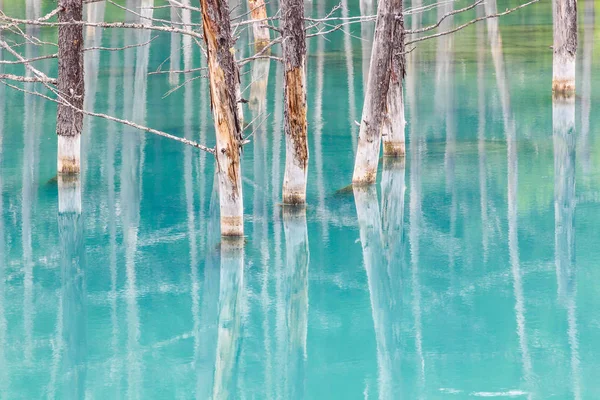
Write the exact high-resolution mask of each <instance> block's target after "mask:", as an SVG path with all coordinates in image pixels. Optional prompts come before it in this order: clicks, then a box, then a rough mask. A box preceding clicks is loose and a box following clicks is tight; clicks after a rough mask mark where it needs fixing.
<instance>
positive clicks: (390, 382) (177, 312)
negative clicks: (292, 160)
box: [0, 0, 600, 399]
mask: <svg viewBox="0 0 600 400" xmlns="http://www.w3.org/2000/svg"><path fill="white" fill-rule="evenodd" d="M488 1H494V0H488ZM26 3H27V4H23V2H20V1H13V0H4V9H3V11H4V12H6V13H7V14H8V15H12V16H19V17H25V16H27V17H38V16H40V15H44V14H45V13H47V12H49V11H51V10H52V9H53V7H54V5H53V2H51V1H47V0H44V1H43V2H42V3H41V5H40V4H39V3H38V2H35V1H31V0H28V1H27V2H26ZM375 3H376V2H374V1H373V2H371V1H369V0H361V1H360V4H358V2H349V1H347V0H343V1H342V5H343V6H344V7H347V8H346V9H344V10H341V11H338V14H339V15H344V16H356V15H360V14H361V12H362V13H364V14H374V13H375V6H374V4H375ZM127 4H128V6H130V7H132V8H137V7H140V6H144V7H146V8H141V10H142V12H143V13H149V15H152V16H153V17H154V18H164V19H169V18H171V15H170V13H169V10H168V9H167V8H160V7H159V8H156V9H150V8H147V7H150V6H152V5H154V6H162V5H165V4H166V3H165V2H163V1H160V0H156V2H154V1H153V0H128V1H127ZM231 4H232V8H233V7H235V9H234V11H233V13H234V14H235V15H240V14H244V13H245V12H246V10H247V5H246V3H245V2H242V3H241V4H240V5H238V6H236V5H237V4H238V3H237V2H236V1H235V0H234V1H232V3H231ZM336 4H337V2H336V1H333V0H315V1H314V2H307V3H306V8H307V12H309V13H311V14H312V15H315V16H316V15H324V14H326V13H327V12H328V11H329V10H331V9H332V8H333V7H334V6H335V5H336ZM419 4H421V3H420V2H418V1H417V0H415V1H414V4H410V3H409V4H406V7H408V8H411V9H413V10H414V8H416V7H418V5H419ZM426 4H429V3H426ZM468 4H470V3H469V2H465V1H464V0H460V1H457V2H456V3H455V4H453V3H451V2H447V3H443V4H442V5H441V6H440V7H438V8H437V9H435V8H433V9H432V10H430V11H427V12H424V13H413V14H412V15H409V16H407V17H406V24H407V27H408V28H415V27H419V26H421V25H427V24H431V23H434V22H435V21H436V20H437V18H438V17H439V16H441V15H443V14H445V13H446V12H448V11H449V10H452V8H453V7H454V8H455V9H458V8H462V7H466V6H467V5H468ZM518 4H519V2H517V1H514V0H510V1H509V2H506V1H502V0H499V2H498V5H497V6H498V9H499V10H504V9H505V8H508V7H514V6H516V5H518ZM193 5H197V4H193ZM87 7H88V10H87V11H86V15H88V18H90V19H93V20H97V21H102V20H106V21H120V20H129V21H135V20H136V18H139V17H136V16H132V15H127V16H126V15H125V12H124V11H123V10H122V9H119V8H118V7H116V6H114V5H112V4H106V5H104V4H103V3H96V4H95V5H88V6H87ZM277 8H278V3H277V1H273V2H270V3H269V4H268V5H267V9H268V13H269V15H273V14H274V13H275V12H276V10H277ZM579 8H580V19H579V22H580V30H579V31H580V34H579V48H578V54H577V92H578V94H577V97H576V100H575V103H574V104H572V103H571V104H554V106H553V103H552V95H551V80H552V51H551V49H549V46H551V45H552V5H551V3H550V2H548V1H542V2H540V3H538V4H534V5H532V6H529V7H526V8H524V9H522V10H519V11H518V12H515V13H512V14H510V15H507V16H506V17H503V18H501V19H498V20H497V19H488V20H486V21H483V22H481V23H478V24H475V25H472V26H470V27H468V28H466V29H464V30H462V31H460V32H457V33H456V34H454V35H447V36H440V37H439V38H435V39H432V40H428V41H424V42H419V43H415V46H414V47H415V49H414V50H412V51H411V52H410V54H408V65H407V77H406V81H405V91H404V96H405V100H406V119H407V127H406V133H407V146H406V151H407V154H406V158H405V159H402V160H396V161H394V160H391V159H387V158H386V159H382V162H381V163H380V179H379V181H378V183H377V185H375V186H374V187H372V188H369V189H360V190H355V191H353V190H352V189H348V185H349V184H350V182H351V176H352V169H353V161H354V154H355V151H356V144H357V136H358V127H357V125H356V124H355V122H354V121H356V120H359V119H360V115H361V108H362V101H363V92H364V85H365V83H366V82H365V80H364V77H365V76H367V72H368V66H369V57H370V48H371V44H372V37H373V29H374V25H373V23H372V22H363V23H362V24H360V23H356V24H351V25H345V26H344V27H343V28H342V29H339V30H338V31H336V32H333V33H331V34H330V35H328V36H327V37H324V36H319V37H314V38H312V39H311V40H310V41H309V44H308V47H309V57H308V60H307V82H306V84H307V88H308V108H309V115H308V122H309V143H310V161H309V177H308V191H307V203H308V204H307V207H306V209H305V210H293V209H289V208H284V207H282V206H281V205H280V202H281V187H282V179H283V170H284V162H285V138H284V133H283V91H282V85H283V75H282V74H283V67H282V66H281V65H279V64H278V63H277V62H276V61H274V60H268V61H262V62H258V63H250V64H248V65H246V66H244V68H243V69H242V88H243V89H245V91H244V97H245V98H247V99H249V103H248V104H247V105H246V106H245V110H244V114H245V120H246V121H253V123H252V124H251V126H250V127H249V128H248V130H247V132H249V133H251V137H250V140H251V142H250V143H249V144H247V145H246V146H245V147H244V152H243V156H242V174H243V185H244V186H243V191H244V192H243V194H244V213H245V215H244V216H245V233H246V239H245V243H244V245H243V247H239V246H237V245H235V244H231V243H228V242H222V241H221V238H220V234H219V216H218V193H217V192H216V191H215V186H214V185H213V176H214V171H215V165H214V161H213V158H212V156H211V155H207V154H205V153H201V152H199V151H198V150H197V149H194V148H192V147H187V146H184V145H182V144H181V143H177V142H174V141H170V140H167V139H164V138H161V137H158V136H153V135H150V134H144V133H141V132H140V131H137V130H135V129H133V128H130V127H127V126H123V125H119V124H116V123H112V122H109V121H106V120H105V119H100V118H91V117H90V118H87V117H86V119H85V124H84V134H83V137H82V174H81V197H82V206H81V213H74V212H63V211H64V210H59V196H58V187H57V180H56V135H55V117H56V106H55V104H53V103H51V102H48V101H46V100H44V99H42V98H40V97H38V96H35V95H33V94H23V93H22V92H19V91H17V90H14V89H12V88H10V87H6V86H5V85H1V84H0V99H2V102H1V104H0V165H1V173H0V192H1V196H0V215H1V218H0V265H1V266H2V267H1V268H0V366H1V367H0V398H3V399H4V398H6V399H9V398H10V399H13V398H27V399H34V398H139V399H152V398H157V399H170V398H178V399H179V398H181V399H183V398H186V399H187V398H197V399H208V398H240V399H246V398H247V399H251V398H252V399H275V398H277V399H302V398H307V399H338V398H339V399H355V398H365V399H367V398H370V399H372V398H380V399H400V398H406V399H438V398H448V399H453V398H456V399H461V398H470V397H475V398H476V397H516V398H530V399H534V398H538V399H548V398H557V399H571V398H576V399H592V398H600V382H599V381H598V379H597V371H598V369H599V368H600V361H598V360H600V314H599V313H598V309H600V285H598V284H597V283H596V282H598V281H600V269H599V268H598V266H599V265H600V246H598V242H597V241H598V240H599V238H600V231H599V230H598V226H600V141H599V140H598V138H596V136H595V132H596V131H597V129H598V128H599V127H600V113H595V112H593V109H594V108H595V107H597V105H598V104H600V96H598V93H600V92H599V89H600V79H599V78H598V74H596V72H597V71H600V70H599V67H600V49H599V48H597V47H599V45H598V44H595V43H600V41H594V37H595V35H596V32H597V31H596V30H595V20H594V16H593V9H594V3H593V2H592V0H583V1H582V2H580V7H579ZM480 12H482V10H471V11H469V12H468V13H464V14H458V15H456V16H454V17H451V18H448V19H447V20H446V21H445V22H444V24H442V28H446V29H447V28H449V27H452V26H456V25H459V24H461V23H465V22H467V21H469V20H471V19H472V18H474V17H475V16H476V15H478V13H480ZM145 15H148V14H145ZM175 17H177V18H179V16H175ZM183 17H184V18H185V17H186V16H185V15H184V16H183ZM191 18H192V21H193V22H195V23H198V22H199V21H200V19H199V15H198V13H197V12H191ZM27 29H28V33H30V34H32V35H38V36H40V37H42V38H44V40H47V41H56V31H55V30H54V29H53V28H46V27H42V28H39V27H38V28H36V27H28V28H27ZM435 32H436V31H433V32H432V33H435ZM238 33H239V35H240V38H239V40H238V42H237V45H236V46H237V47H236V49H237V55H236V56H237V57H238V58H243V57H248V56H249V55H251V52H252V51H253V47H252V45H251V42H252V37H251V30H248V29H242V28H240V30H239V31H238ZM84 34H85V38H86V47H94V46H103V47H114V48H116V47H125V46H131V45H135V44H141V43H145V42H148V41H150V40H152V42H151V45H150V46H134V47H129V48H127V49H126V50H123V51H101V52H100V51H89V52H86V58H85V68H86V76H85V79H86V94H87V96H86V99H85V102H86V109H89V110H95V111H97V112H102V113H106V114H109V115H115V116H118V117H121V118H125V119H128V120H132V121H135V122H137V123H139V124H142V125H146V126H150V127H153V128H156V129H160V130H163V131H166V132H169V133H172V134H174V135H177V136H181V137H186V138H190V139H192V140H196V141H198V142H200V143H205V144H207V145H211V146H212V145H214V141H215V138H214V128H213V122H212V117H211V113H210V109H209V107H210V101H209V92H208V83H207V80H206V79H203V78H201V75H202V74H203V72H202V70H196V71H193V72H191V73H187V74H179V73H175V72H171V73H169V71H181V70H190V69H198V68H201V67H202V66H203V65H204V62H205V61H204V60H203V57H202V55H201V51H200V49H199V48H198V47H197V46H196V45H195V43H194V42H193V41H192V40H191V39H190V38H189V37H187V38H181V37H180V36H179V35H177V34H169V33H157V32H150V31H134V30H116V29H105V30H94V29H92V28H89V29H86V30H85V31H84ZM4 35H5V36H4V37H5V38H9V39H15V37H11V36H10V35H8V34H6V33H5V34H4ZM410 47H413V46H410ZM21 51H22V53H23V54H26V55H27V57H36V56H41V55H45V54H50V53H51V52H53V51H55V50H54V49H52V48H51V47H50V48H46V47H41V46H36V45H32V44H29V45H26V46H23V48H22V50H21ZM279 52H280V49H278V48H276V49H274V54H279ZM3 57H4V59H9V58H8V56H7V54H6V52H4V53H3ZM0 58H1V57H0ZM36 66H37V67H38V68H40V69H42V70H43V71H45V72H47V73H48V74H49V75H51V76H56V71H57V67H56V60H53V59H45V60H41V61H37V62H36ZM5 72H11V73H23V71H22V69H19V67H18V66H13V65H7V66H5ZM197 77H200V78H198V79H192V78H197ZM190 79H191V80H190ZM186 80H190V81H189V83H188V84H186V85H184V86H182V87H181V88H177V87H178V85H181V84H183V83H184V82H185V81H186ZM19 87H24V88H26V89H28V90H36V89H38V90H43V88H40V87H37V86H35V84H24V86H23V85H21V86H19ZM173 89H177V90H174V91H172V92H170V91H171V90H173ZM553 107H554V110H553ZM553 115H554V117H555V118H554V122H553ZM560 116H562V117H560ZM557 117H559V118H557ZM561 118H562V119H561ZM565 121H566V122H565ZM565 124H566V125H567V126H568V127H572V126H574V128H573V129H569V128H568V127H567V128H564V125H565ZM59 211H60V212H59ZM596 222H598V225H597V224H596Z"/></svg>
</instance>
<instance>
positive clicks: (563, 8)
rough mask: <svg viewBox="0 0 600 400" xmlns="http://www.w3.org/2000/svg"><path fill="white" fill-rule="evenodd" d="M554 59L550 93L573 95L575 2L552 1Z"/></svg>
mask: <svg viewBox="0 0 600 400" xmlns="http://www.w3.org/2000/svg"><path fill="white" fill-rule="evenodd" d="M552 12H553V18H554V47H553V48H554V57H553V60H552V92H553V93H555V94H560V95H561V96H571V95H574V94H575V54H576V52H577V0H553V4H552Z"/></svg>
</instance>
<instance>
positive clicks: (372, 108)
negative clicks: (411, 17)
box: [352, 0, 402, 184]
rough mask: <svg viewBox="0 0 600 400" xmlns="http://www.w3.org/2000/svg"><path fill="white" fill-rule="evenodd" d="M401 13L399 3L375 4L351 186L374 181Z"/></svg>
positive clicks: (384, 1) (392, 0)
mask: <svg viewBox="0 0 600 400" xmlns="http://www.w3.org/2000/svg"><path fill="white" fill-rule="evenodd" d="M401 12H402V1H401V0H381V2H380V3H379V7H378V11H377V26H376V28H375V41H374V43H373V52H372V54H371V66H370V68H369V83H368V84H367V92H366V94H365V101H364V106H363V116H362V120H361V123H360V133H359V136H358V149H357V151H356V161H355V163H354V176H353V177H352V183H355V184H372V183H375V179H376V178H377V163H378V162H379V151H380V144H381V143H380V142H381V124H382V122H383V118H384V116H385V112H386V111H385V109H386V100H387V94H388V89H389V83H390V67H391V64H392V53H393V50H394V49H393V46H394V40H395V37H396V35H398V34H399V29H398V25H399V24H397V23H396V16H399V15H400V14H401Z"/></svg>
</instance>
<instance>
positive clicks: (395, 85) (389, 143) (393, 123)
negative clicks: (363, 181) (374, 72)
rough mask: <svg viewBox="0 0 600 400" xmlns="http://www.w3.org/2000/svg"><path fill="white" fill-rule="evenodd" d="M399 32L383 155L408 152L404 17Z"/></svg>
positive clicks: (388, 96) (384, 126)
mask: <svg viewBox="0 0 600 400" xmlns="http://www.w3.org/2000/svg"><path fill="white" fill-rule="evenodd" d="M396 24H397V25H398V26H397V28H396V29H398V34H396V35H395V36H394V44H393V46H392V48H393V50H392V51H393V52H394V54H393V56H392V69H391V76H390V87H389V89H388V94H387V115H386V117H385V118H384V119H383V126H382V136H383V155H384V156H391V157H399V156H403V155H404V154H405V153H406V147H405V136H404V128H405V126H406V119H405V117H404V95H403V94H402V88H403V81H404V76H405V75H406V56H405V54H404V18H403V16H402V14H400V18H399V19H398V20H396Z"/></svg>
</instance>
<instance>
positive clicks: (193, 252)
mask: <svg viewBox="0 0 600 400" xmlns="http://www.w3.org/2000/svg"><path fill="white" fill-rule="evenodd" d="M172 35H174V34H172ZM177 36H179V34H177ZM171 46H175V47H176V49H175V50H174V49H173V48H171V61H173V58H172V57H173V54H174V53H176V54H179V51H180V49H179V43H178V42H176V43H175V42H174V40H173V37H171ZM183 68H184V69H186V70H188V69H191V68H192V59H191V58H186V59H185V60H184V67H183ZM193 88H194V85H193V84H192V83H189V84H187V85H185V86H184V89H183V90H184V92H183V97H184V109H183V132H184V136H185V138H186V139H190V140H195V138H194V132H193V129H192V118H193V116H194V106H195V102H194V93H193ZM183 151H184V153H183V161H184V165H183V171H184V172H183V174H184V181H185V199H186V213H187V228H188V240H189V245H190V296H191V299H192V309H191V314H192V321H193V328H192V334H193V336H194V360H196V359H197V358H198V352H199V350H200V284H199V282H198V245H197V240H196V217H195V214H196V207H195V201H194V187H195V186H196V185H194V180H193V158H194V157H196V156H197V151H195V150H194V149H192V148H191V147H190V146H185V149H184V150H183Z"/></svg>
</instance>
